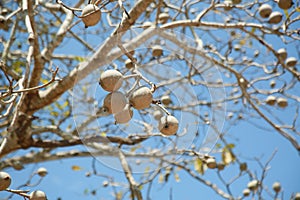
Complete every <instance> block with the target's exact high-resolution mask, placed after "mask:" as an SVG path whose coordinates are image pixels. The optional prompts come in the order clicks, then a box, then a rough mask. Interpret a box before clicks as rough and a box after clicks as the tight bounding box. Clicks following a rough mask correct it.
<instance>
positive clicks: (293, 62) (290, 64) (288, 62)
mask: <svg viewBox="0 0 300 200" xmlns="http://www.w3.org/2000/svg"><path fill="white" fill-rule="evenodd" d="M285 64H286V66H288V67H295V65H296V64H297V59H296V58H295V57H289V58H287V59H286V61H285Z"/></svg>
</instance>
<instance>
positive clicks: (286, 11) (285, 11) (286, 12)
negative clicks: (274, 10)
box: [283, 10, 289, 18]
mask: <svg viewBox="0 0 300 200" xmlns="http://www.w3.org/2000/svg"><path fill="white" fill-rule="evenodd" d="M283 12H284V14H285V16H286V18H288V16H289V11H288V10H283Z"/></svg>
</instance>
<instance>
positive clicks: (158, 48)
mask: <svg viewBox="0 0 300 200" xmlns="http://www.w3.org/2000/svg"><path fill="white" fill-rule="evenodd" d="M162 54H163V49H162V47H161V46H159V45H155V46H153V47H152V56H153V57H159V56H161V55H162Z"/></svg>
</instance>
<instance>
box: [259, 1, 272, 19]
mask: <svg viewBox="0 0 300 200" xmlns="http://www.w3.org/2000/svg"><path fill="white" fill-rule="evenodd" d="M258 13H259V15H260V16H261V17H262V18H268V17H269V16H270V15H271V13H272V7H271V6H270V5H269V4H262V5H261V6H260V7H259V9H258Z"/></svg>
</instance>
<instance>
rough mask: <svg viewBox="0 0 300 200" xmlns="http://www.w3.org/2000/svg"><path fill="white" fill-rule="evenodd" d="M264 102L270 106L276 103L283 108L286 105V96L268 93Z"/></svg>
mask: <svg viewBox="0 0 300 200" xmlns="http://www.w3.org/2000/svg"><path fill="white" fill-rule="evenodd" d="M265 102H266V104H268V105H270V106H274V105H275V103H277V105H278V106H279V107H281V108H285V107H287V106H288V101H287V99H286V98H283V97H278V98H277V97H275V96H273V95H270V96H268V97H267V98H266V100H265Z"/></svg>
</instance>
